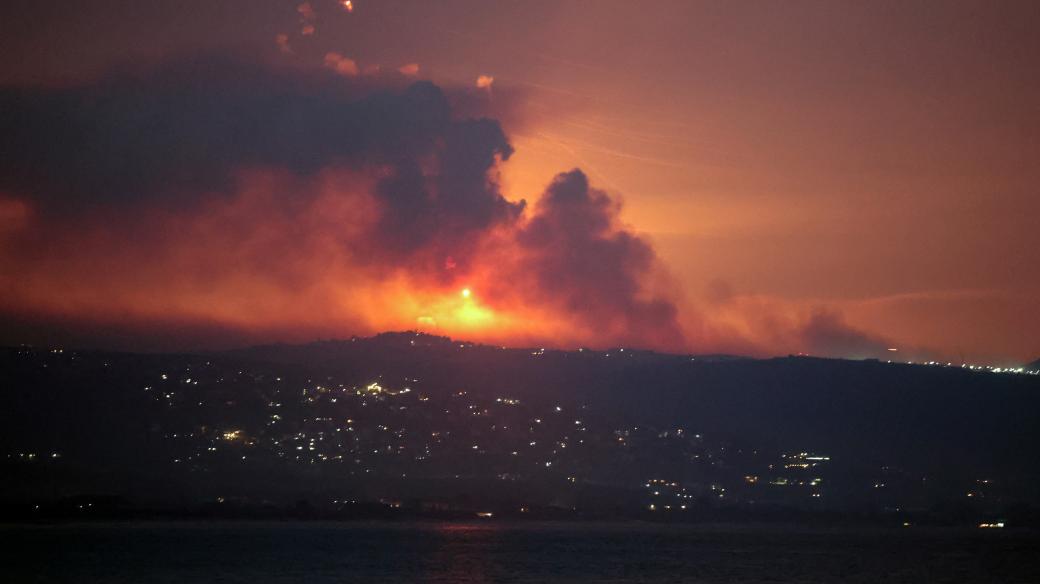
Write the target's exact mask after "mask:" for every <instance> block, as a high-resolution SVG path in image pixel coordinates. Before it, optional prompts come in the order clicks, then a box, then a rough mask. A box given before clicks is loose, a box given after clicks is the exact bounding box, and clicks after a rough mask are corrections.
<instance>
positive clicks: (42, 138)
mask: <svg viewBox="0 0 1040 584" xmlns="http://www.w3.org/2000/svg"><path fill="white" fill-rule="evenodd" d="M0 112H2V113H0V189H2V190H6V191H9V192H14V193H16V194H18V195H22V196H27V197H29V198H31V199H33V200H35V201H36V202H37V203H40V204H42V206H43V207H44V209H45V210H47V211H48V212H51V213H66V214H68V213H72V214H75V213H77V212H80V211H82V210H84V209H88V208H92V207H99V206H100V207H105V206H116V207H118V206H127V205H130V206H133V205H137V204H148V205H151V204H166V205H186V204H191V203H193V202H196V201H197V200H198V199H199V198H201V197H208V196H212V195H213V194H215V193H220V192H224V193H227V192H231V191H233V189H234V188H235V176H236V172H238V171H240V170H241V169H243V168H265V169H281V170H287V171H289V172H292V173H295V174H297V175H301V176H308V175H313V174H315V173H317V172H319V171H321V170H322V169H325V168H328V167H336V168H346V169H353V170H367V171H373V172H375V171H378V174H379V176H380V177H382V178H381V181H380V183H379V184H378V186H377V188H376V189H375V191H374V194H375V195H376V196H377V197H378V198H379V200H380V202H381V203H382V205H383V206H384V207H385V209H384V213H383V220H382V221H381V223H380V225H379V229H377V230H376V231H375V232H374V234H373V238H372V239H374V240H375V242H377V243H380V244H381V245H382V249H384V250H389V251H396V252H401V253H410V252H413V251H416V250H419V249H420V248H424V247H428V246H430V245H434V246H439V247H444V248H447V249H452V248H454V247H455V246H456V245H457V244H458V243H459V242H460V241H464V240H466V239H467V238H469V237H472V236H473V235H474V234H475V233H479V232H481V231H483V230H485V229H487V228H489V227H491V226H493V225H496V224H498V223H500V222H506V221H510V220H512V219H514V218H515V217H517V216H518V214H519V212H520V210H521V209H522V208H523V205H522V202H521V203H510V202H508V201H506V200H505V198H504V197H502V195H501V194H500V193H499V191H498V188H497V186H496V184H495V183H494V182H493V181H489V180H488V171H489V170H490V169H491V168H492V167H493V165H494V164H495V163H496V161H497V160H499V159H506V158H508V157H509V155H510V153H511V152H512V148H511V147H510V145H509V143H508V141H507V140H506V137H505V135H504V133H503V132H502V130H501V128H500V127H499V125H498V123H497V122H495V121H493V120H490V119H465V120H460V119H456V118H454V117H453V115H452V108H451V105H450V100H449V97H448V96H447V95H445V92H444V91H442V90H441V89H440V88H438V87H437V86H435V85H433V84H432V83H429V82H423V81H420V82H415V83H412V82H410V81H408V80H406V79H405V78H404V76H402V75H399V74H396V73H391V74H389V75H385V76H366V77H363V78H356V79H353V78H352V79H346V78H344V77H342V76H339V75H336V74H334V73H332V72H329V71H323V70H306V71H304V70H299V69H277V68H273V67H271V66H268V65H261V64H257V63H252V62H247V61H242V60H235V59H231V58H225V57H217V58H214V57H206V58H197V59H190V60H182V61H177V62H173V63H167V64H164V65H162V66H159V67H156V68H151V69H147V70H143V71H123V72H120V73H119V74H116V75H111V76H108V77H105V78H103V79H102V80H100V81H98V82H96V83H94V84H91V85H88V86H81V87H73V88H65V89H24V88H8V89H3V90H0ZM372 239H370V241H371V240H372ZM424 251H429V250H428V249H424ZM454 253H455V255H459V253H460V252H458V251H455V252H454Z"/></svg>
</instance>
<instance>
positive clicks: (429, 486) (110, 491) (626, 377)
mask: <svg viewBox="0 0 1040 584" xmlns="http://www.w3.org/2000/svg"><path fill="white" fill-rule="evenodd" d="M0 477H2V478H0V520H6V521H18V522H30V523H31V522H51V521H73V522H78V521H110V520H143V519H150V520H155V519H189V520H202V519H207V520H213V519H219V520H232V519H233V520H239V519H265V520H321V519H331V520H355V521H356V520H372V519H379V520H383V519H394V520H397V521H409V520H464V521H468V520H473V519H475V518H477V517H478V516H479V514H487V513H490V514H492V515H493V517H494V519H496V520H499V519H505V520H519V519H526V520H547V519H551V520H555V521H559V520H568V521H571V520H596V521H600V522H602V521H618V520H621V521H630V520H643V521H654V522H663V523H676V522H694V523H706V522H707V523H739V522H770V523H793V522H798V523H802V524H812V525H817V526H824V525H829V526H849V525H862V526H866V525H877V526H895V527H898V526H902V525H903V523H904V522H909V523H911V524H913V525H914V526H924V525H933V526H942V525H944V526H959V527H976V526H978V524H980V523H997V522H1002V523H1005V524H1006V525H1007V526H1008V527H1009V528H1021V527H1037V526H1040V375H1030V374H1019V373H1005V372H995V371H977V370H971V369H968V368H962V367H960V366H959V365H957V364H955V365H954V366H945V364H944V365H942V366H938V365H910V364H906V363H903V364H897V363H884V362H878V361H842V360H833V359H813V358H804V357H788V358H779V359H765V360H753V359H742V358H734V357H724V356H708V357H705V356H692V355H662V354H656V353H649V352H640V351H633V350H630V349H622V348H616V349H613V350H605V351H591V350H574V351H551V350H549V351H546V350H541V349H504V348H501V347H490V346H480V345H473V344H470V343H464V342H457V341H452V340H451V339H447V338H442V337H431V336H428V335H422V334H417V333H393V334H384V335H380V336H377V337H374V338H369V339H353V340H347V341H335V342H331V341H330V342H322V343H313V344H310V345H299V346H288V345H279V346H268V347H256V348H252V349H245V350H240V351H231V352H223V353H206V354H189V355H184V354H134V353H111V352H84V351H73V350H69V349H61V348H33V347H16V348H10V349H0Z"/></svg>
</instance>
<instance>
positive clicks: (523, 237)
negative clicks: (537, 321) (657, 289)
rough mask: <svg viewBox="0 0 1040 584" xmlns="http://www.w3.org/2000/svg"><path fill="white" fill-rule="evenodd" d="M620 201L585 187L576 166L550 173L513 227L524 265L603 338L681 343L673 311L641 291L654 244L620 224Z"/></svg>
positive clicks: (653, 264)
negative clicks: (521, 225)
mask: <svg viewBox="0 0 1040 584" xmlns="http://www.w3.org/2000/svg"><path fill="white" fill-rule="evenodd" d="M619 210H620V205H619V204H618V203H617V202H616V201H614V200H612V199H611V198H610V197H609V196H608V195H607V194H606V193H604V192H602V191H598V190H595V189H592V188H590V187H589V182H588V179H587V178H586V176H585V174H584V173H583V172H582V171H580V170H577V169H575V170H572V171H570V172H566V173H561V174H559V175H557V176H556V178H555V179H554V180H553V182H552V184H551V185H550V186H549V188H548V190H546V192H545V195H544V196H543V197H542V198H541V200H540V201H539V202H538V205H537V208H536V209H535V213H534V216H533V217H532V218H531V221H530V223H529V224H528V225H527V226H526V227H525V229H524V230H523V231H522V232H521V233H520V234H519V236H518V241H519V243H520V247H521V248H522V249H523V250H524V251H525V252H527V253H528V254H529V255H528V256H527V257H528V261H527V264H526V270H527V271H530V272H531V273H532V274H534V276H535V278H536V280H537V282H538V286H539V289H540V290H541V291H542V292H543V293H544V294H547V296H548V298H549V299H551V301H552V302H556V303H558V304H560V305H562V306H564V307H565V309H566V311H567V312H569V313H571V314H574V315H577V316H579V317H580V318H581V320H582V321H583V322H584V324H585V325H586V326H587V327H589V328H590V329H591V330H593V331H595V332H596V333H597V334H599V335H604V336H605V337H606V338H619V339H629V342H632V343H637V344H643V345H647V344H651V345H658V346H673V347H675V346H682V333H681V331H680V328H679V326H678V324H677V320H676V319H677V315H678V310H677V308H676V306H675V304H674V303H673V302H671V301H670V300H668V299H665V298H663V297H660V296H650V297H646V295H645V294H644V291H645V290H646V289H647V282H648V280H649V279H651V278H653V277H654V270H655V267H656V264H657V258H656V256H655V254H654V250H653V248H651V247H650V245H649V244H648V243H647V242H646V241H644V240H642V239H640V238H639V237H638V236H636V235H635V234H633V233H632V232H630V231H628V230H626V229H623V228H621V227H619V226H618V218H617V217H618V212H619Z"/></svg>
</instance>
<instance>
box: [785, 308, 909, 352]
mask: <svg viewBox="0 0 1040 584" xmlns="http://www.w3.org/2000/svg"><path fill="white" fill-rule="evenodd" d="M798 335H799V337H800V340H801V343H802V346H803V347H805V351H806V352H808V353H810V354H813V355H822V356H828V357H850V358H860V359H862V358H866V357H880V356H881V355H884V354H885V352H886V349H887V348H888V347H889V346H891V343H889V342H887V341H885V340H883V339H881V338H880V337H876V336H873V335H870V334H867V333H865V332H863V331H860V330H857V329H855V328H853V327H852V326H850V325H848V324H847V323H846V322H845V320H844V318H843V317H842V316H841V314H840V313H837V312H834V311H830V310H824V309H817V310H816V311H814V312H813V314H812V315H811V316H810V317H809V318H808V320H806V322H805V323H804V324H803V325H802V326H801V327H800V328H799V329H798Z"/></svg>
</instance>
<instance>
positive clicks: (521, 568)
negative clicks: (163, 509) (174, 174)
mask: <svg viewBox="0 0 1040 584" xmlns="http://www.w3.org/2000/svg"><path fill="white" fill-rule="evenodd" d="M0 538H2V544H0V554H2V556H0V559H2V561H3V562H2V564H0V566H2V567H0V570H3V573H0V576H2V578H0V579H2V580H3V581H8V582H23V581H24V582H34V581H38V582H112V583H130V582H134V583H136V582H243V583H245V582H249V583H251V584H266V583H275V582H277V583H281V582H301V581H305V582H318V583H322V582H366V583H367V582H373V583H378V582H431V583H448V582H452V583H454V582H458V583H464V584H465V583H488V582H514V583H527V582H653V583H658V582H706V583H714V582H733V583H742V582H774V583H784V582H800V583H816V582H820V583H822V582H864V583H866V582H871V583H873V582H879V581H884V582H890V583H901V582H914V583H917V582H1040V559H1038V558H1040V554H1038V553H1037V552H1038V551H1040V546H1038V542H1040V537H1038V536H1037V534H1034V533H1017V534H1016V533H1002V534H992V533H984V534H980V533H978V532H977V530H976V531H964V530H961V531H924V530H833V529H831V530H823V529H816V530H814V529H785V528H775V527H774V528H750V527H676V526H665V525H654V524H637V523H633V524H509V523H499V522H495V521H486V522H479V523H445V524H439V523H407V522H402V523H372V524H350V523H346V524H330V523H277V524H272V523H211V524H189V523H181V524H161V523H139V524H119V525H69V526H52V527H24V526H23V527H12V526H6V527H0Z"/></svg>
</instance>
